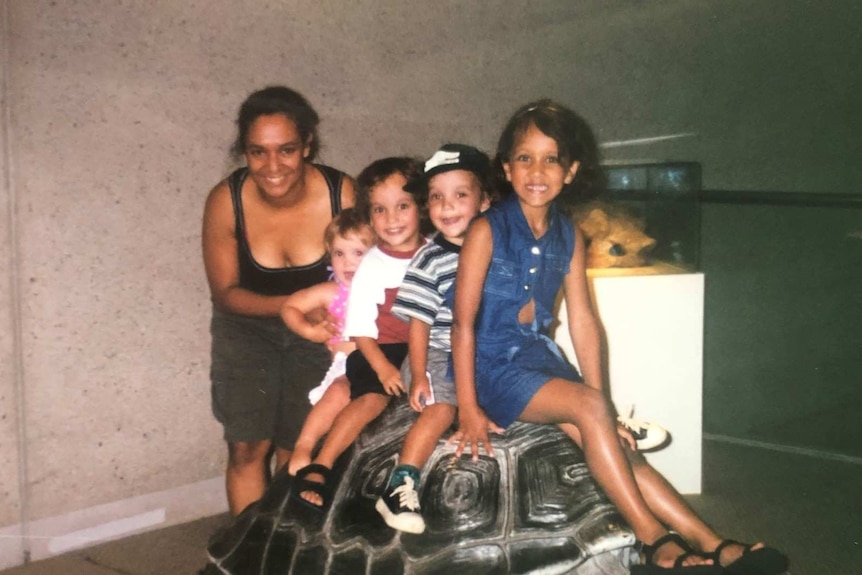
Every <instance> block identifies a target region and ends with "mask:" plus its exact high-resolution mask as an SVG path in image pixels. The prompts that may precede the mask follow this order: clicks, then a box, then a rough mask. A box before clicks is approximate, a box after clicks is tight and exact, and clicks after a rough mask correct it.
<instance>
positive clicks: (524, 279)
mask: <svg viewBox="0 0 862 575" xmlns="http://www.w3.org/2000/svg"><path fill="white" fill-rule="evenodd" d="M483 217H484V218H485V219H486V220H487V221H488V223H489V224H490V225H491V233H492V235H493V252H492V254H491V263H490V266H489V268H488V275H487V277H486V278H485V285H484V287H483V289H482V303H481V306H480V308H479V313H478V317H477V320H476V396H477V399H478V400H479V405H480V406H481V407H482V409H484V410H485V413H486V414H487V415H488V417H490V418H491V419H492V420H493V421H494V422H495V423H497V425H500V426H501V427H508V426H509V425H511V423H512V422H513V421H515V419H517V417H518V416H519V415H520V414H521V412H522V411H524V408H525V407H526V406H527V404H528V403H529V402H530V399H531V398H532V397H533V395H534V394H535V393H536V392H537V391H538V390H539V388H540V387H542V386H543V385H544V384H545V383H547V382H548V381H549V380H550V379H552V378H563V379H567V380H569V381H582V379H581V376H580V374H579V373H578V371H577V370H576V369H575V368H574V367H573V366H572V365H571V364H570V363H569V362H568V361H567V360H566V359H565V358H564V357H563V354H562V353H561V352H560V350H559V348H558V347H557V345H556V344H555V343H554V342H553V341H552V340H551V339H550V338H549V337H548V328H549V327H550V325H551V321H552V320H553V313H554V302H555V300H556V296H557V292H558V291H559V289H560V287H561V285H562V282H563V278H564V276H565V275H566V274H567V273H568V272H569V267H570V262H571V261H572V254H573V253H574V249H575V230H574V224H573V223H572V222H571V220H569V218H567V217H566V216H565V215H563V214H562V213H560V211H559V210H558V209H557V206H556V205H554V204H552V205H551V208H550V210H549V212H548V217H549V226H548V231H547V232H545V234H544V235H543V236H542V237H541V238H539V239H536V238H535V237H534V236H533V232H532V230H530V226H529V225H528V224H527V220H526V218H525V217H524V213H523V211H522V210H521V205H520V203H519V202H518V198H517V196H515V195H514V194H513V195H512V196H511V197H509V198H507V199H506V200H504V201H503V202H501V203H499V204H497V205H495V206H493V207H492V208H491V209H489V210H488V211H487V212H485V214H484V215H483ZM530 299H532V300H533V301H534V303H535V318H534V320H533V321H532V323H529V324H520V323H518V312H519V311H520V310H521V308H523V307H524V305H526V304H527V302H529V301H530Z"/></svg>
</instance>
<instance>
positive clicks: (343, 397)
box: [287, 376, 350, 475]
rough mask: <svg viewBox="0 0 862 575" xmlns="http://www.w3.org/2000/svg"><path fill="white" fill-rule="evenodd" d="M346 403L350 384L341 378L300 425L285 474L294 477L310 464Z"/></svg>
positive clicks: (343, 377)
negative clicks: (319, 444)
mask: <svg viewBox="0 0 862 575" xmlns="http://www.w3.org/2000/svg"><path fill="white" fill-rule="evenodd" d="M348 403H350V384H349V383H348V381H347V378H346V377H345V376H341V377H339V378H338V379H336V380H335V381H333V382H332V385H330V386H329V389H327V390H326V393H324V394H323V397H321V398H320V401H318V402H317V403H316V404H315V405H314V407H313V408H312V409H311V412H310V413H309V414H308V417H307V418H306V419H305V423H303V424H302V431H301V432H300V433H299V438H298V439H297V440H296V445H295V446H294V448H293V455H291V456H290V462H289V463H288V465H287V472H288V473H289V474H290V475H296V472H297V471H299V470H300V469H302V468H303V467H305V466H306V465H308V464H309V463H311V454H312V452H313V451H314V448H315V447H316V446H317V442H318V441H320V438H321V437H323V436H324V435H326V433H327V432H328V431H329V429H330V428H331V427H332V424H333V422H334V421H335V418H336V416H338V414H339V413H340V412H341V410H342V409H344V408H345V407H346V406H347V404H348Z"/></svg>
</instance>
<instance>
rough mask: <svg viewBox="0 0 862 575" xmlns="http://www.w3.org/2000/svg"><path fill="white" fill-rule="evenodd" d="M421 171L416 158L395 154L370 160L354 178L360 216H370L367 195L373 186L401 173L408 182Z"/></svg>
mask: <svg viewBox="0 0 862 575" xmlns="http://www.w3.org/2000/svg"><path fill="white" fill-rule="evenodd" d="M421 171H422V162H420V161H419V160H417V159H416V158H409V157H407V156H396V157H391V158H383V159H380V160H376V161H374V162H371V163H370V164H369V165H368V166H366V167H365V169H364V170H362V171H361V172H360V173H359V176H357V178H356V209H357V210H358V211H359V212H360V213H361V214H362V217H364V218H366V219H368V218H369V217H370V216H371V203H370V201H369V197H370V195H371V190H372V189H373V188H374V186H376V185H378V184H381V183H383V182H384V181H385V180H386V179H387V178H389V177H390V176H394V175H395V174H401V175H402V176H404V178H406V179H407V181H408V182H409V181H410V180H412V179H413V178H415V177H416V176H418V175H419V173H420V172H421Z"/></svg>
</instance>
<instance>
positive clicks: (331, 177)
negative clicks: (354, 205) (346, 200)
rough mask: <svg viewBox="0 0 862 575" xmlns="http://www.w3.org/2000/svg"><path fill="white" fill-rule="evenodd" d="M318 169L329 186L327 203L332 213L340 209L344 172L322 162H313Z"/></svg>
mask: <svg viewBox="0 0 862 575" xmlns="http://www.w3.org/2000/svg"><path fill="white" fill-rule="evenodd" d="M314 167H315V168H317V169H318V170H320V173H321V174H323V178H324V179H325V180H326V185H327V186H329V204H330V206H332V215H333V216H334V215H335V214H337V213H338V212H340V211H341V185H342V184H343V183H344V172H342V171H341V170H336V169H335V168H331V167H329V166H324V165H323V164H314Z"/></svg>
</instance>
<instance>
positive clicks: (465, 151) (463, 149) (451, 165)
mask: <svg viewBox="0 0 862 575" xmlns="http://www.w3.org/2000/svg"><path fill="white" fill-rule="evenodd" d="M490 169H491V160H490V159H489V158H488V155H487V154H485V152H482V151H481V150H479V149H477V148H474V147H473V146H468V145H467V144H444V145H442V146H440V149H439V150H437V151H436V152H434V155H433V156H431V157H430V158H428V160H427V161H426V162H425V168H424V169H423V171H422V174H421V175H419V176H418V177H416V178H413V179H412V180H410V181H409V182H407V183H406V184H405V185H404V189H405V190H407V191H408V192H411V193H414V194H415V193H419V192H424V191H425V190H426V189H427V188H428V181H429V180H431V178H433V177H434V176H436V175H437V174H442V173H443V172H451V171H452V170H467V171H468V172H473V173H474V174H476V175H477V176H479V179H480V180H484V178H485V177H486V175H487V174H488V172H489V171H490Z"/></svg>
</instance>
